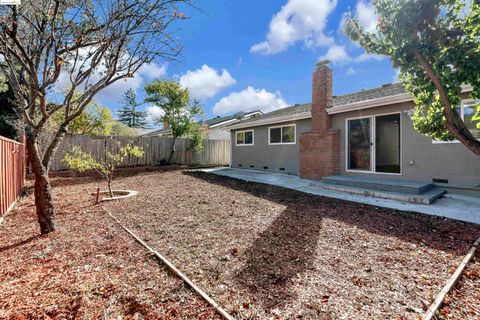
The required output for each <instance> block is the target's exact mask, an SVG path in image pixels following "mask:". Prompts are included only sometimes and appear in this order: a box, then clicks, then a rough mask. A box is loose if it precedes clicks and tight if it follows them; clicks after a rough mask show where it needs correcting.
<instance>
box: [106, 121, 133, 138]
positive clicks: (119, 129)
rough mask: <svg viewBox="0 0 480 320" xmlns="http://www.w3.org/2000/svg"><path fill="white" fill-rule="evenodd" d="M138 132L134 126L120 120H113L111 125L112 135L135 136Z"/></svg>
mask: <svg viewBox="0 0 480 320" xmlns="http://www.w3.org/2000/svg"><path fill="white" fill-rule="evenodd" d="M137 135H138V133H137V131H136V130H135V129H134V128H130V127H129V126H127V125H125V124H123V123H121V122H120V121H114V122H113V126H112V136H114V137H135V136H137Z"/></svg>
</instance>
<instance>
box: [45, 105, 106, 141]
mask: <svg viewBox="0 0 480 320" xmlns="http://www.w3.org/2000/svg"><path fill="white" fill-rule="evenodd" d="M52 119H53V120H54V121H55V123H56V124H57V125H61V123H62V121H63V114H61V112H57V113H56V114H55V115H54V116H53V118H52ZM114 125H115V120H114V119H113V116H112V112H111V111H110V109H108V108H106V107H103V106H101V105H99V104H97V103H93V102H92V103H90V104H89V105H88V106H87V108H86V109H85V110H84V111H83V112H82V113H81V114H80V115H79V116H78V117H76V118H75V119H74V120H73V121H72V122H71V123H70V125H69V127H68V132H69V133H71V134H82V135H90V136H96V137H106V136H110V135H112V132H113V126H114Z"/></svg>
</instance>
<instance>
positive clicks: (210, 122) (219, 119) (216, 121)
mask: <svg viewBox="0 0 480 320" xmlns="http://www.w3.org/2000/svg"><path fill="white" fill-rule="evenodd" d="M255 113H259V114H263V113H262V112H261V111H260V110H256V111H251V112H237V113H235V114H232V115H230V116H225V117H220V116H218V117H215V118H212V119H208V120H204V121H202V123H204V124H206V125H208V126H209V127H210V126H214V125H218V124H220V123H223V122H227V121H230V120H234V119H238V120H240V119H243V118H245V117H248V116H250V115H251V114H255Z"/></svg>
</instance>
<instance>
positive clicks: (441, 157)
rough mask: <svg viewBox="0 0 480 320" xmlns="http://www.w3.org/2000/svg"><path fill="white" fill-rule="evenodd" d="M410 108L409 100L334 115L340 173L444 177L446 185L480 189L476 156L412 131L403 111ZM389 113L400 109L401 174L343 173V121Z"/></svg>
mask: <svg viewBox="0 0 480 320" xmlns="http://www.w3.org/2000/svg"><path fill="white" fill-rule="evenodd" d="M411 109H413V104H412V103H404V104H397V105H393V106H388V107H381V108H374V109H366V110H359V111H352V112H348V113H342V114H337V115H334V116H333V121H332V122H333V127H334V128H335V129H340V130H341V148H340V149H341V161H342V162H341V173H342V175H350V176H364V177H376V178H385V179H406V180H418V181H426V182H427V181H428V182H431V181H432V179H433V178H438V179H448V182H449V183H448V185H442V186H445V187H453V188H465V189H470V190H479V191H480V158H479V157H478V156H476V155H474V154H473V153H472V152H471V151H469V150H468V149H467V148H466V147H464V146H463V145H462V144H461V143H434V142H433V141H432V139H430V138H428V137H426V136H424V135H422V134H420V133H418V132H416V131H415V129H414V128H413V123H412V121H411V120H410V117H409V115H408V113H407V111H408V110H411ZM392 112H401V123H402V127H401V144H402V146H401V148H402V151H401V152H402V155H401V162H402V172H401V175H387V174H379V173H375V174H373V173H359V172H347V170H346V152H345V145H346V142H345V134H346V133H345V120H346V119H347V118H356V117H360V116H371V115H380V114H384V113H392Z"/></svg>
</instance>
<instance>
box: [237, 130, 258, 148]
mask: <svg viewBox="0 0 480 320" xmlns="http://www.w3.org/2000/svg"><path fill="white" fill-rule="evenodd" d="M245 132H251V133H252V143H240V144H239V143H238V134H239V133H245ZM254 144H255V131H254V130H253V129H252V130H242V131H237V132H235V146H237V147H247V146H248V147H250V146H253V145H254Z"/></svg>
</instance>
